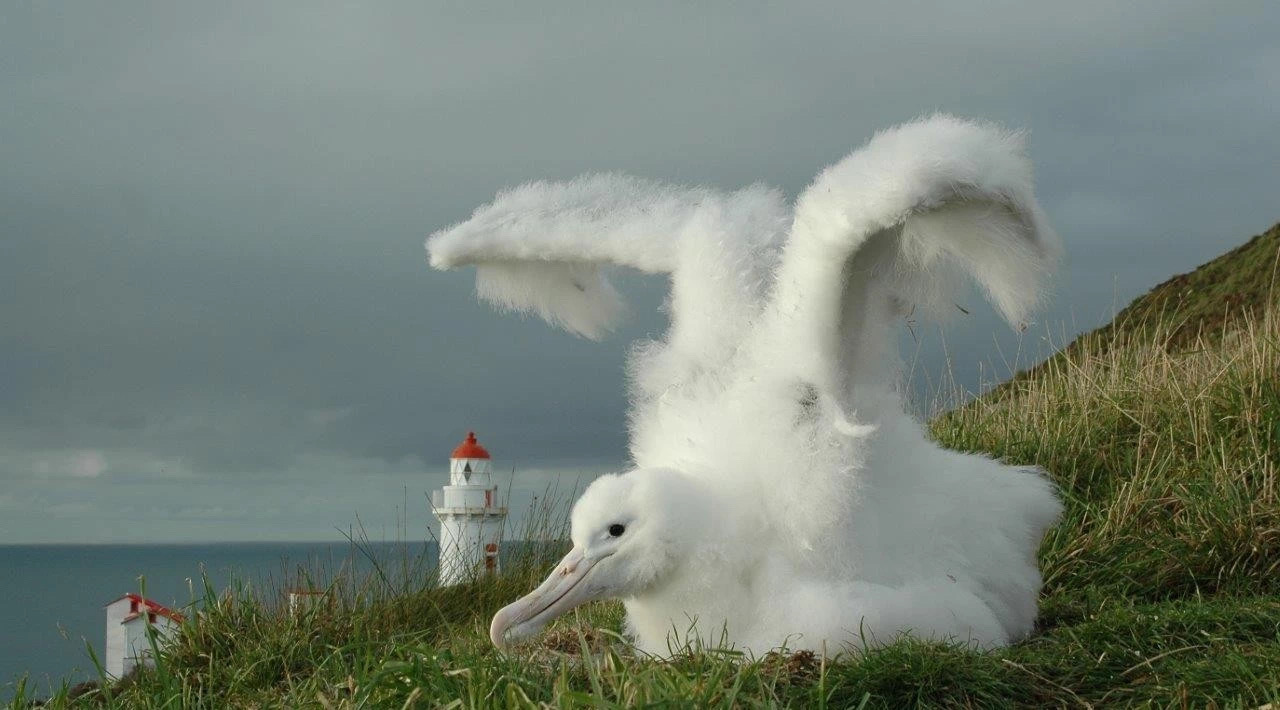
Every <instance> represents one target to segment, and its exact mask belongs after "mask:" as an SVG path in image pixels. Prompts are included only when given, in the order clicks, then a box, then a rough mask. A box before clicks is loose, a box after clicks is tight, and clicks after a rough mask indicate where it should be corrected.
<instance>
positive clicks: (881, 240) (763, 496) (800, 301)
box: [428, 116, 1059, 651]
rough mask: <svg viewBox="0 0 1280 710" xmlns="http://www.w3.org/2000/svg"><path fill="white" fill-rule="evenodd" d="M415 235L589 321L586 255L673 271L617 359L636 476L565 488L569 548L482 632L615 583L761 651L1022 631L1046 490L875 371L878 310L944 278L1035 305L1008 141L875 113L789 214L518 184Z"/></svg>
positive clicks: (1039, 220)
mask: <svg viewBox="0 0 1280 710" xmlns="http://www.w3.org/2000/svg"><path fill="white" fill-rule="evenodd" d="M428 250H429V251H430V255H431V264H432V265H433V266H435V267H437V268H448V267H454V266H460V265H464V264H474V265H476V266H477V285H478V290H479V293H480V295H481V297H482V298H484V299H486V300H489V301H491V302H493V303H495V304H497V305H499V306H501V307H505V308H511V309H515V310H521V311H527V312H533V313H537V314H538V315H540V316H541V317H543V318H545V319H547V320H548V321H550V322H552V323H554V324H557V325H560V326H562V327H564V328H566V329H568V330H570V331H572V332H576V333H579V334H581V335H584V336H587V337H592V338H595V337H600V336H601V335H602V334H603V333H604V332H606V331H607V330H608V329H609V328H610V327H612V326H613V324H614V323H616V320H617V317H618V315H619V313H620V310H621V303H620V300H619V298H618V296H617V293H616V292H615V291H614V290H613V289H612V287H611V286H610V285H609V283H608V281H607V279H606V278H605V277H604V275H603V273H602V272H601V271H600V267H601V266H602V265H606V264H615V265H623V266H631V267H634V268H638V269H640V270H642V271H646V272H665V273H669V274H671V281H672V297H671V311H672V324H671V330H670V332H669V333H668V334H667V336H666V337H665V338H664V339H663V340H662V341H659V342H654V343H649V344H647V345H644V346H642V347H639V348H637V349H636V351H635V354H634V355H633V357H632V359H631V362H630V363H629V369H630V376H631V378H632V382H633V391H632V400H633V401H632V411H631V429H632V432H631V433H632V441H631V455H632V459H633V460H634V463H635V464H636V467H637V468H636V470H634V471H631V472H629V473H626V474H624V475H622V476H614V477H608V478H605V479H601V481H600V482H598V483H596V484H593V485H592V486H591V487H590V488H589V489H588V490H587V491H586V493H585V494H584V495H583V497H582V499H580V500H579V502H578V503H577V505H576V506H575V510H574V532H573V537H574V543H575V551H574V552H573V553H571V554H570V557H567V558H566V561H565V563H564V565H563V567H562V568H561V570H560V571H559V572H558V573H557V574H558V575H559V577H557V576H555V575H553V577H552V578H551V579H549V580H548V581H547V583H545V584H544V585H543V587H542V588H539V590H538V591H536V592H534V593H533V594H531V595H529V597H526V598H525V599H524V600H521V601H519V602H516V603H515V604H513V605H511V606H510V607H508V608H507V609H504V610H503V612H501V613H500V614H499V615H498V616H497V617H495V620H494V629H495V632H494V633H495V636H494V638H495V641H501V640H502V639H503V637H504V636H503V635H504V634H506V633H507V632H508V631H511V632H512V633H517V632H519V633H527V632H531V631H532V630H536V628H538V627H539V626H540V625H541V624H544V623H546V621H547V620H548V619H549V618H551V617H552V616H554V614H556V613H561V611H562V610H563V609H562V608H561V607H563V606H565V605H567V604H569V602H570V601H572V602H573V603H581V602H582V601H584V600H587V599H590V598H598V597H600V596H617V597H622V598H625V599H626V600H627V601H626V604H627V609H628V618H629V622H628V623H629V628H630V629H631V631H632V633H633V635H634V636H635V638H636V640H637V643H638V644H639V645H640V646H641V647H643V648H646V649H647V650H651V651H661V650H663V649H665V648H666V641H667V634H668V633H669V632H670V631H672V629H685V628H688V626H689V624H690V622H691V620H694V619H696V620H697V623H696V624H694V633H696V634H697V635H699V636H702V637H704V639H707V640H714V639H715V638H716V637H717V635H718V634H719V632H720V630H721V629H722V628H724V629H727V631H728V633H729V640H730V641H732V642H734V643H736V644H738V645H740V646H744V647H746V648H749V649H752V650H757V651H763V650H767V649H768V648H771V647H773V646H775V645H777V644H779V643H782V642H784V641H787V642H788V643H790V645H791V646H792V647H797V646H799V647H808V648H815V649H816V648H821V647H822V646H823V645H824V644H828V645H839V644H844V643H853V644H856V643H859V642H862V641H871V642H880V641H884V640H890V639H892V638H893V637H894V636H896V635H897V634H898V633H901V632H906V631H910V632H912V633H916V634H917V635H921V636H932V637H951V638H959V639H960V640H973V641H976V642H978V643H980V644H982V645H985V646H992V645H999V644H1003V643H1007V642H1009V641H1011V640H1014V639H1017V638H1019V637H1021V636H1024V635H1025V634H1026V633H1028V632H1029V631H1030V629H1031V627H1032V624H1033V621H1034V618H1035V599H1036V595H1037V592H1038V590H1039V586H1040V577H1039V572H1038V570H1037V568H1036V564H1035V558H1034V552H1035V548H1036V546H1037V544H1038V542H1039V540H1040V538H1041V536H1042V535H1043V533H1044V531H1045V529H1046V528H1047V527H1048V526H1049V525H1051V524H1052V522H1053V520H1054V519H1056V516H1057V515H1058V511H1059V504H1058V501H1057V499H1056V497H1055V495H1054V493H1053V491H1052V488H1051V486H1050V485H1049V484H1048V483H1047V481H1046V480H1045V479H1044V478H1043V477H1042V476H1041V475H1040V474H1039V473H1038V472H1035V471H1028V470H1023V469H1016V468H1013V467H1009V466H1004V465H1002V464H999V463H997V462H994V461H991V460H990V459H987V458H985V457H981V456H973V455H965V454H959V453H955V452H950V451H945V450H942V449H940V448H939V447H937V446H936V445H935V444H933V443H932V442H930V441H929V440H928V438H927V437H926V436H925V434H924V432H923V429H922V428H921V426H920V424H919V423H918V422H916V421H914V420H913V419H911V418H910V417H909V416H907V415H906V414H905V413H904V411H903V407H902V402H901V400H900V395H899V393H898V392H897V390H896V388H895V387H894V386H893V383H894V381H895V379H896V376H897V372H896V356H897V354H896V352H895V350H896V348H895V339H894V328H895V325H896V322H897V319H898V318H899V316H900V315H901V314H903V313H905V312H907V311H908V310H909V309H912V308H920V309H924V310H926V311H940V310H944V307H945V305H946V304H947V303H948V299H949V298H950V297H951V295H952V293H953V289H954V288H955V286H956V285H957V283H958V281H959V280H958V279H957V278H956V276H957V275H967V277H968V278H972V279H973V280H974V281H976V282H977V283H978V284H979V286H980V287H981V288H982V289H983V290H984V291H985V292H986V294H987V295H988V296H989V297H990V299H991V301H992V302H993V303H994V304H995V306H996V307H997V309H998V310H999V311H1000V312H1001V313H1002V314H1003V315H1004V316H1005V317H1006V318H1007V319H1008V320H1009V321H1010V322H1011V323H1013V324H1015V325H1019V324H1021V323H1022V322H1023V319H1024V318H1025V317H1026V315H1027V313H1028V312H1029V310H1030V309H1031V308H1032V307H1033V306H1034V305H1035V304H1036V302H1037V301H1038V299H1039V298H1040V296H1041V293H1042V287H1043V285H1044V282H1045V278H1046V276H1047V274H1048V272H1049V271H1050V270H1051V269H1052V267H1053V264H1054V261H1055V259H1056V258H1057V255H1058V251H1059V247H1058V243H1057V239H1056V237H1055V235H1054V234H1053V232H1052V230H1051V229H1050V228H1049V227H1048V225H1047V223H1046V221H1045V218H1044V215H1043V213H1042V211H1041V210H1040V207H1039V205H1038V204H1037V203H1036V201H1035V197H1034V194H1033V191H1032V179H1031V166H1030V162H1029V161H1028V160H1027V158H1026V156H1025V154H1024V152H1023V139H1022V137H1021V136H1020V135H1019V134H1016V133H1010V132H1007V131H1003V130H1001V129H998V128H996V127H994V126H991V125H988V124H982V123H976V122H971V121H964V120H960V119H956V118H953V117H950V116H934V117H931V118H928V119H923V120H920V121H916V122H913V123H909V124H906V125H903V126H900V127H897V128H894V129H891V130H888V131H884V132H881V133H879V134H877V135H876V136H875V137H874V138H872V139H871V141H869V142H868V143H867V144H866V145H865V146H864V147H863V148H861V149H860V150H857V151H855V152H854V153H852V154H850V155H849V156H848V157H846V158H844V159H843V160H841V161H839V162H837V163H835V164H834V165H832V166H831V167H829V168H827V169H826V170H824V171H823V172H822V173H821V174H819V176H818V177H817V178H816V179H815V181H814V183H813V184H812V185H811V186H810V187H809V188H808V189H806V190H805V191H804V193H802V194H801V195H800V197H799V198H798V199H797V201H796V203H795V205H794V207H788V206H787V205H785V204H784V203H783V201H782V199H781V198H780V196H779V194H778V193H777V192H776V191H774V190H770V189H767V188H764V187H760V186H752V187H748V188H746V189H743V190H740V191H737V192H732V193H723V192H718V191H715V190H710V189H706V188H684V187H674V186H669V185H663V184H660V183H656V182H652V181H647V180H640V179H636V178H629V177H625V176H621V175H595V176H586V177H583V178H579V179H576V180H572V181H568V182H559V183H550V182H536V183H530V184H527V185H523V186H521V187H519V188H516V189H514V190H510V191H507V192H503V193H500V194H499V195H498V196H497V198H496V199H495V200H494V202H493V203H491V204H489V205H486V206H483V207H481V208H479V209H477V210H476V212H475V214H474V215H473V216H472V217H471V219H470V220H468V221H466V222H463V223H461V224H458V225H455V226H453V227H450V228H448V229H445V230H442V231H440V232H437V233H436V234H435V235H433V236H432V237H431V238H430V240H429V241H428ZM674 511H682V514H680V515H677V514H675V513H674ZM611 530H612V531H613V532H610V531H611ZM618 530H626V532H621V533H618V534H614V533H615V532H617V531H618ZM575 555H576V556H575ZM566 580H568V581H566ZM571 582H572V583H573V584H579V582H580V584H579V586H577V587H574V588H573V589H570V590H568V591H564V590H562V589H561V588H562V587H564V585H566V584H570V583H571ZM565 589H568V588H567V587H565ZM553 592H554V593H555V594H556V595H558V596H555V599H556V601H555V604H553V605H551V606H549V607H544V608H541V610H538V609H534V607H536V606H537V604H538V603H540V602H539V600H542V599H544V598H546V597H547V595H550V594H552V593H553Z"/></svg>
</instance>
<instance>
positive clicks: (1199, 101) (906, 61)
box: [0, 2, 1280, 541]
mask: <svg viewBox="0 0 1280 710" xmlns="http://www.w3.org/2000/svg"><path fill="white" fill-rule="evenodd" d="M1277 19H1280V12H1277V10H1275V9H1274V8H1272V7H1270V6H1266V7H1263V6H1261V5H1252V6H1250V5H1245V4H1241V5H1238V6H1230V5H1224V4H1216V5H1206V4H1203V3H1190V2H1187V3H1168V2H1161V3H1144V4H1140V3H1131V4H1123V5H1122V6H1115V5H1114V4H1107V3H1097V4H1092V5H1091V4H1080V3H1076V4H1059V5H1057V6H1052V7H1050V6H1044V7H1030V6H1028V5H1026V4H1025V3H1011V2H991V3H986V4H982V5H976V4H973V3H966V4H962V5H957V4H936V5H935V4H910V3H907V4H895V5H894V6H893V8H892V9H889V8H880V9H868V8H863V9H857V8H846V7H844V6H843V4H841V5H816V4H804V5H803V6H796V5H795V4H791V5H787V6H780V7H776V8H752V9H750V10H749V11H743V10H741V9H740V8H739V7H738V6H736V5H734V6H730V5H723V6H714V5H711V4H699V5H697V6H692V7H691V6H687V5H645V6H643V7H629V8H604V7H601V6H599V5H597V4H588V3H583V4H577V5H569V4H565V5H559V6H556V7H554V8H548V7H546V6H544V5H533V4H522V5H515V4H513V5H511V6H507V7H488V8H485V7H477V6H474V5H465V6H463V5H459V6H454V7H439V6H427V5H424V4H421V3H404V4H399V5H392V4H379V5H377V6H376V7H359V6H357V7H327V8H318V7H316V6H314V5H311V4H305V5H303V4H289V3H271V4H261V3H245V4H224V3H216V4H192V5H180V4H175V3H160V2H156V3H143V2H128V3H111V4H105V5H76V6H72V5H59V4H53V3H32V2H19V3H11V4H10V5H8V6H6V7H5V8H3V9H0V48H3V49H0V52H3V64H2V65H0V67H2V68H0V96H4V97H5V99H4V101H3V102H0V294H2V295H3V298H0V322H2V323H3V327H2V328H0V482H3V484H4V488H3V489H0V491H2V492H0V520H3V521H8V522H0V541H2V540H15V541H16V540H19V539H75V538H77V537H83V536H85V535H88V534H89V533H88V532H86V531H88V530H91V529H92V530H101V529H102V527H101V524H100V523H101V521H103V520H109V519H110V518H111V516H112V511H117V512H118V511H120V510H126V509H127V511H128V512H129V515H130V516H132V519H134V520H139V521H141V522H140V523H139V524H138V525H135V526H133V527H131V528H128V529H120V530H112V529H108V530H107V532H106V533H102V534H105V535H106V536H108V537H114V538H117V539H122V538H126V537H129V536H131V535H139V534H147V533H148V532H156V533H162V534H166V535H170V536H178V537H204V538H209V537H262V536H268V537H299V536H315V535H321V534H324V531H327V530H332V528H333V527H334V526H335V525H337V526H341V525H343V524H345V523H346V522H349V521H350V520H351V519H352V516H351V511H353V510H356V509H357V507H359V509H360V510H361V511H362V512H363V514H364V515H365V516H366V517H370V516H382V517H383V518H387V517H390V515H391V511H392V510H393V509H394V507H395V505H397V504H398V503H399V502H400V500H399V498H400V493H401V491H402V489H411V490H414V491H418V492H420V491H421V490H422V489H424V488H427V487H432V486H436V485H439V483H440V482H441V481H440V478H441V477H440V475H439V470H440V468H441V464H442V459H443V458H444V457H445V456H447V452H448V450H449V449H450V448H451V447H452V445H453V444H454V443H456V440H457V439H458V438H459V437H460V436H461V434H462V432H463V431H464V430H465V429H466V428H468V427H471V428H476V429H478V430H479V431H480V432H481V434H482V437H483V438H484V439H485V440H486V441H488V442H489V443H490V444H491V445H492V447H493V448H494V449H495V453H497V454H498V456H499V466H500V467H506V470H509V468H510V467H511V466H513V465H514V466H515V467H516V468H517V469H518V470H519V471H520V472H527V475H525V477H524V478H523V479H522V481H523V483H520V484H519V485H522V486H524V487H525V489H526V490H528V489H532V488H536V487H538V486H540V485H541V484H542V482H543V481H545V480H547V478H548V476H550V475H551V474H550V473H549V472H552V471H556V470H575V471H576V470H579V469H581V470H586V471H593V470H599V469H600V467H603V466H609V465H619V464H620V463H621V462H622V461H623V460H624V459H625V455H626V454H625V439H626V437H625V426H626V422H625V417H624V410H623V404H624V396H625V392H624V383H623V380H622V377H621V368H622V364H623V361H624V357H625V352H626V348H627V347H628V343H629V341H631V340H633V339H635V338H637V337H645V336H647V335H656V334H658V333H659V332H660V330H661V328H662V323H663V318H662V316H661V315H660V314H659V313H658V312H657V306H658V304H659V303H660V301H661V298H662V291H663V284H662V283H661V281H660V280H657V279H642V278H638V277H636V278H629V279H627V280H626V282H625V290H626V291H628V292H629V293H631V294H632V296H633V298H632V304H633V306H634V312H633V313H632V318H631V320H630V321H629V323H628V325H627V326H626V328H625V330H624V332H622V333H619V334H618V335H617V336H616V337H614V338H612V339H610V340H608V341H606V342H605V343H603V344H597V343H587V342H584V341H580V340H576V339H573V338H571V337H569V336H567V335H564V334H562V333H558V332H555V331H552V330H550V329H548V328H546V327H545V326H544V325H543V324H542V323H540V322H531V321H525V320H522V319H519V318H514V317H511V316H503V315H499V314H494V313H492V312H490V311H489V310H487V309H486V308H484V307H482V306H480V305H478V304H476V303H475V302H474V298H473V296H472V290H473V287H472V277H471V274H469V273H451V274H439V273H433V272H430V271H429V270H427V268H426V266H425V264H424V259H423V252H422V240H423V238H424V237H425V235H426V234H427V233H429V232H431V231H433V230H435V229H437V228H439V227H442V226H444V225H447V224H449V223H451V222H454V221H456V220H459V219H462V218H464V217H465V216H466V215H467V214H469V213H470V211H471V210H472V209H473V208H474V207H475V206H476V205H478V204H480V203H482V202H484V201H487V200H488V199H490V198H491V197H492V195H493V193H494V191H496V190H497V189H498V188H500V187H502V186H504V185H509V184H512V183H516V182H519V181H522V180H527V179H533V178H539V177H568V176H571V175H575V174H578V173H580V172H584V171H589V170H623V171H627V172H632V173H637V174H640V175H645V176H650V177H656V178H662V179H668V180H675V181H682V182H708V183H712V184H716V185H720V186H723V187H737V186H740V185H743V184H746V183H750V182H754V181H756V180H765V181H767V182H771V183H774V184H777V185H779V186H780V187H782V188H783V189H784V190H785V191H787V192H788V193H789V194H795V193H796V192H797V191H798V190H800V189H801V188H802V187H803V186H804V185H805V183H806V182H807V181H808V180H809V179H810V178H811V177H812V176H813V175H814V174H815V173H816V172H817V171H818V169H820V168H821V167H822V166H824V165H826V164H828V163H830V162H832V161H834V160H836V159H838V158H839V157H841V156H842V155H843V154H844V153H846V152H847V151H848V150H850V149H851V148H853V147H854V146H856V145H857V144H858V143H860V142H861V141H863V140H865V139H866V138H867V137H868V136H869V135H870V134H871V133H872V132H873V131H874V130H876V129H878V128H882V127H885V126H887V125H890V124H892V123H895V122H899V121H901V120H904V119H907V118H910V117H913V116H915V115H919V114H921V113H926V112H929V111H933V110H947V111H951V112H955V113H960V114H967V115H975V116H983V117H988V118H992V119H995V120H999V121H1002V122H1005V123H1007V124H1009V125H1011V126H1017V127H1026V128H1028V129H1029V130H1030V131H1031V141H1030V143H1031V149H1032V156H1033V158H1034V160H1035V161H1036V165H1037V171H1038V176H1039V185H1040V194H1041V197H1042V200H1043V202H1044V204H1045V206H1046V209H1047V211H1048V212H1049V214H1050V216H1051V218H1052V220H1053V222H1054V224H1055V225H1056V226H1057V227H1058V229H1059V230H1060V231H1061V232H1062V234H1063V237H1064V242H1065V243H1066V245H1067V252H1068V259H1067V263H1066V266H1065V268H1064V271H1063V273H1062V275H1061V277H1060V278H1059V280H1058V288H1057V293H1056V297H1055V300H1054V301H1053V303H1052V304H1051V306H1050V307H1049V308H1048V309H1046V311H1045V312H1044V313H1042V315H1041V318H1040V326H1039V330H1034V331H1033V332H1032V334H1031V336H1029V337H1027V338H1024V339H1023V341H1022V342H1021V343H1019V342H1018V340H1017V338H1015V337H1014V336H1012V335H1010V334H1008V333H1007V330H1000V328H1001V326H1000V325H999V324H997V323H996V322H995V320H994V319H993V317H992V316H991V313H990V311H989V310H985V309H981V308H971V310H974V311H975V314H974V315H973V316H972V317H963V316H962V317H960V318H959V319H958V320H957V322H956V323H954V324H953V325H952V327H951V329H950V330H949V331H948V332H947V341H948V343H947V351H948V352H949V353H950V356H951V359H952V361H953V363H954V367H955V370H956V372H957V376H958V377H959V378H960V380H961V382H962V383H963V384H965V385H967V386H969V387H975V386H976V385H977V379H978V376H979V375H978V371H977V369H976V366H975V364H974V363H976V362H979V361H995V362H997V363H1000V364H999V365H998V366H997V367H996V368H995V371H994V373H993V374H994V375H997V376H998V375H1002V374H1006V373H1005V372H1004V371H1003V370H1004V369H1005V366H1004V365H1003V363H1002V361H1003V360H1006V359H1012V358H1013V355H1012V353H1014V352H1016V351H1017V349H1018V348H1019V347H1021V348H1022V349H1023V351H1024V352H1025V353H1032V354H1034V353H1035V352H1038V351H1041V350H1043V349H1044V348H1046V347H1047V345H1046V343H1045V342H1044V340H1043V334H1044V332H1046V329H1048V331H1050V332H1054V333H1058V334H1061V336H1062V337H1066V336H1069V335H1070V334H1071V333H1073V332H1075V331H1077V330H1079V329H1083V328H1087V327H1092V326H1094V325H1096V324H1097V323H1099V322H1101V321H1103V320H1105V319H1106V318H1107V317H1108V316H1109V314H1110V312H1111V310H1112V308H1113V307H1118V306H1121V305H1123V304H1124V303H1125V302H1126V301H1127V300H1129V299H1130V298H1132V297H1133V296H1135V295H1137V294H1138V293H1140V292H1141V291H1143V290H1145V289H1146V288H1147V287H1149V286H1150V285H1151V284H1153V283H1155V282H1157V281H1159V280H1162V279H1163V278H1166V277H1167V276H1168V275H1170V274H1171V273H1173V272H1175V271H1181V270H1186V269H1188V268H1190V267H1192V266H1194V265H1196V264H1197V263H1200V262H1202V261H1204V260H1206V259H1208V258H1210V257H1212V256H1214V255H1216V254H1218V253H1220V252H1222V251H1223V250H1225V249H1226V248H1227V247H1229V246H1231V245H1232V244H1234V243H1236V242H1239V241H1242V240H1243V239H1244V238H1245V237H1247V236H1249V235H1250V234H1253V233H1255V232H1258V231H1261V230H1262V229H1263V228H1265V227H1266V226H1268V225H1269V223H1271V222H1272V221H1274V220H1276V219H1278V218H1280V215H1278V214H1277V213H1276V212H1275V210H1274V207H1273V203H1274V195H1275V186H1276V178H1277V176H1276V170H1275V167H1274V166H1275V165H1277V164H1280V138H1278V137H1277V136H1276V134H1275V132H1274V125H1275V117H1276V116H1277V115H1280V86H1278V85H1277V81H1278V80H1277V77H1280V51H1277V50H1276V49H1275V47H1274V42H1273V41H1271V37H1270V36H1269V35H1268V34H1267V29H1268V28H1269V27H1274V26H1275V24H1276V20H1277ZM972 300H973V301H975V302H976V301H977V300H978V299H977V298H976V297H975V298H974V299H972ZM965 305H966V306H967V307H972V306H974V305H975V303H967V304H965ZM1064 323H1065V325H1063V324H1064ZM917 330H918V333H920V334H922V337H923V338H924V345H923V347H922V348H921V354H920V356H919V358H920V365H919V367H918V368H917V373H918V375H919V378H920V379H922V380H929V381H936V380H937V377H938V371H939V369H940V363H941V361H942V355H941V346H940V345H939V344H938V337H937V334H936V331H935V330H934V329H932V328H929V327H921V328H918V329H917ZM993 332H994V333H997V334H998V335H996V336H994V338H995V339H994V340H993V335H992V333H993ZM907 342H908V344H912V341H911V340H910V338H909V337H908V338H907ZM1022 357H1023V360H1021V361H1020V364H1023V365H1025V364H1027V361H1026V358H1028V357H1029V356H1028V355H1023V356H1022ZM987 372H988V373H992V371H991V370H988V371H987ZM536 471H545V472H548V473H537V472H536ZM300 491H302V492H304V493H300ZM388 491H390V498H388V497H387V496H388V493H387V492H388ZM192 495H197V496H198V497H199V499H200V501H198V502H200V505H196V504H194V503H193V502H192V501H191V500H190V497H191V496H192ZM300 501H302V502H300ZM379 501H382V503H379ZM202 506H203V507H202ZM95 520H96V521H99V523H94V522H93V521H95ZM424 524H425V523H424ZM95 525H97V526H98V527H94V526H95ZM220 525H221V526H222V527H219V526H220ZM139 530H141V531H142V532H138V531H139ZM219 531H222V532H219Z"/></svg>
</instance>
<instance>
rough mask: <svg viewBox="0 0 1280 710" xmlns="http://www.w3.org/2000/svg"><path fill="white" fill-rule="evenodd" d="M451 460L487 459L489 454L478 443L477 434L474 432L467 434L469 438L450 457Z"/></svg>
mask: <svg viewBox="0 0 1280 710" xmlns="http://www.w3.org/2000/svg"><path fill="white" fill-rule="evenodd" d="M449 458H451V459H487V458H489V452H488V451H485V449H484V447H483V446H481V445H480V443H479V442H478V441H476V433H475V432H474V431H469V432H467V438H466V440H465V441H463V442H462V443H461V444H458V447H457V448H456V449H454V450H453V453H452V454H450V455H449Z"/></svg>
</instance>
